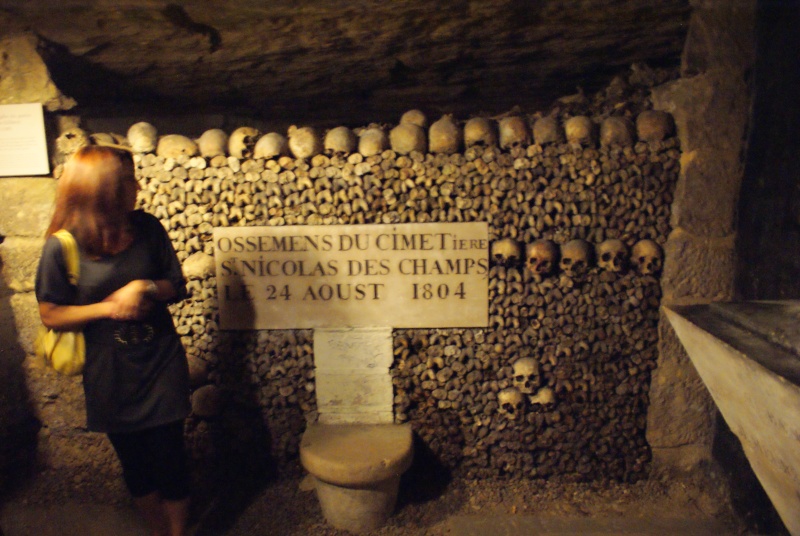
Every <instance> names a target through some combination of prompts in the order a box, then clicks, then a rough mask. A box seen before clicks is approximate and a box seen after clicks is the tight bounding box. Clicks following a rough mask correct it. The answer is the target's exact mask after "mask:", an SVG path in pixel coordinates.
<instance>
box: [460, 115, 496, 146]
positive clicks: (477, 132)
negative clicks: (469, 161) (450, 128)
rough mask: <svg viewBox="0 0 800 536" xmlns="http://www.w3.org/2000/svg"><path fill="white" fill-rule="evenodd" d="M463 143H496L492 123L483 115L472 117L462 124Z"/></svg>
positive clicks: (468, 144) (488, 144) (471, 144)
mask: <svg viewBox="0 0 800 536" xmlns="http://www.w3.org/2000/svg"><path fill="white" fill-rule="evenodd" d="M464 145H466V146H467V147H472V146H473V145H480V146H483V147H491V146H492V145H497V133H496V132H495V127H494V124H493V123H492V122H491V121H490V120H489V119H486V118H485V117H473V118H472V119H470V120H469V121H467V122H466V124H464Z"/></svg>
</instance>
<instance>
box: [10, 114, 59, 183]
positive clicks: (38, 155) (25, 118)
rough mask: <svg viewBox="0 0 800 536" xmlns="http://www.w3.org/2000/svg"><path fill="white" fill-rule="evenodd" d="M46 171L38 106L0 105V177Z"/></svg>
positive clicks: (44, 145)
mask: <svg viewBox="0 0 800 536" xmlns="http://www.w3.org/2000/svg"><path fill="white" fill-rule="evenodd" d="M49 173H50V164H49V162H48V158H47V140H46V138H45V130H44V111H43V110H42V105H41V104H3V105H0V177H24V176H27V175H47V174H49Z"/></svg>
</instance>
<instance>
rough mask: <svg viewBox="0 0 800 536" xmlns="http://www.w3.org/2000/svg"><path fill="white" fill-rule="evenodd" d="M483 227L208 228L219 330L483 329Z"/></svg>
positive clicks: (485, 236)
mask: <svg viewBox="0 0 800 536" xmlns="http://www.w3.org/2000/svg"><path fill="white" fill-rule="evenodd" d="M488 235H489V228H488V224H486V223H478V222H476V223H420V224H398V225H388V224H387V225H324V226H322V225H320V226H282V227H218V228H215V229H214V246H215V263H216V270H217V290H218V293H219V314H220V327H221V328H222V329H305V328H335V327H370V326H390V327H395V328H434V327H442V328H445V327H485V326H486V325H487V323H488V314H489V311H488V310H489V305H488V279H489V278H488V276H489V256H488V245H489V244H488V243H489V236H488Z"/></svg>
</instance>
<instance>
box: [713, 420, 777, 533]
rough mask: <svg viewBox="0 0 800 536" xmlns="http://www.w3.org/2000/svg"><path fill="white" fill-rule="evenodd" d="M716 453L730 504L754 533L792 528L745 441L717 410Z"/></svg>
mask: <svg viewBox="0 0 800 536" xmlns="http://www.w3.org/2000/svg"><path fill="white" fill-rule="evenodd" d="M713 456H714V458H715V459H716V460H717V461H718V462H719V464H720V467H721V468H722V469H723V471H724V472H725V476H726V477H727V480H728V484H729V486H730V494H731V497H730V499H731V505H732V506H733V509H734V511H735V512H736V514H737V515H738V516H739V517H740V518H741V520H742V522H743V523H744V524H745V526H746V528H747V530H748V531H749V533H751V534H763V535H770V536H785V535H788V534H789V532H788V531H787V530H786V527H784V525H783V521H781V518H780V516H779V515H778V512H777V511H776V510H775V507H774V506H772V502H771V501H770V499H769V497H768V496H767V494H766V492H765V491H764V488H762V487H761V483H760V482H759V481H758V477H757V476H756V475H755V473H754V472H753V469H752V468H751V467H750V462H749V461H748V460H747V456H745V453H744V450H743V449H742V444H741V443H740V442H739V439H738V438H737V437H736V436H735V435H734V433H733V432H732V431H731V429H730V428H729V427H728V424H727V423H726V422H725V419H723V418H722V415H721V414H719V413H717V434H716V436H715V437H714V445H713Z"/></svg>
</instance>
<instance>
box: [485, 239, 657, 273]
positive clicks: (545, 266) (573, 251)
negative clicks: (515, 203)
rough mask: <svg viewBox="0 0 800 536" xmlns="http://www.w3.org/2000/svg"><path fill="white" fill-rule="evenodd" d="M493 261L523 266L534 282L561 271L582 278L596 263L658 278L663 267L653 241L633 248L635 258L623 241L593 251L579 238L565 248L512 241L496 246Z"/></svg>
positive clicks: (548, 242) (545, 242)
mask: <svg viewBox="0 0 800 536" xmlns="http://www.w3.org/2000/svg"><path fill="white" fill-rule="evenodd" d="M490 253H491V257H492V261H493V262H494V263H495V264H499V265H503V266H517V265H519V264H520V262H522V263H523V264H524V265H525V268H526V269H527V270H528V272H530V274H531V275H532V276H533V277H534V279H537V280H538V279H541V278H543V277H547V276H550V275H553V274H554V273H555V272H556V271H557V270H560V271H561V273H563V274H565V275H567V276H569V277H582V276H584V275H585V274H586V273H587V272H588V271H589V269H590V268H591V267H592V266H593V264H594V263H595V261H596V264H597V266H598V267H600V268H601V269H603V270H606V271H610V272H623V271H624V270H625V269H626V268H627V267H628V264H629V260H630V264H631V265H632V266H633V267H634V268H635V269H636V271H637V272H638V273H639V274H641V275H654V274H657V273H658V272H659V271H660V270H661V267H662V264H663V252H662V250H661V247H660V246H659V245H658V244H657V243H656V242H654V241H653V240H647V239H645V240H640V241H638V242H637V243H636V244H634V246H633V250H632V253H633V254H632V255H629V252H628V248H627V246H626V245H625V243H624V242H622V240H619V239H609V240H605V241H603V242H601V243H600V244H597V245H596V246H595V247H592V245H591V244H589V243H588V242H586V241H585V240H582V239H580V238H576V239H574V240H570V241H569V242H566V243H565V244H562V245H561V246H559V245H557V244H556V243H555V242H553V241H552V240H546V239H540V240H536V241H534V242H532V243H530V244H527V245H526V246H525V256H524V259H523V257H522V246H521V245H520V243H519V242H517V241H516V240H514V239H512V238H502V239H500V240H496V241H494V242H492V245H491V252H490Z"/></svg>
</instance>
